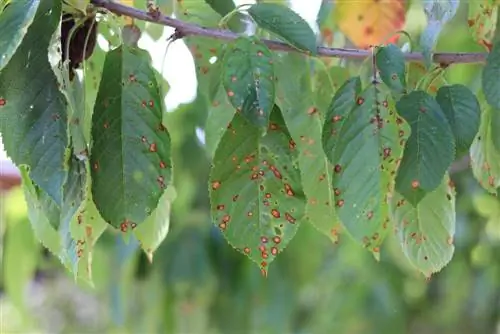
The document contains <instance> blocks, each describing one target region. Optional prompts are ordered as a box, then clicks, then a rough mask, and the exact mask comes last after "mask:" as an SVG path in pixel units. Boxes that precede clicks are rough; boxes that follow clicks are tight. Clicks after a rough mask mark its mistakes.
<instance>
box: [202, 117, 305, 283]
mask: <svg viewBox="0 0 500 334" xmlns="http://www.w3.org/2000/svg"><path fill="white" fill-rule="evenodd" d="M290 140H291V138H290V135H289V133H288V130H287V128H286V125H285V123H284V121H283V118H282V116H281V111H280V110H279V108H277V107H275V109H274V110H273V112H272V114H271V119H270V125H269V130H268V132H267V134H266V135H265V136H262V135H261V132H260V131H259V129H258V128H256V127H254V126H253V125H252V124H251V123H249V122H248V121H246V119H245V118H243V116H241V115H240V114H238V113H236V114H235V116H234V118H233V120H232V122H231V123H230V126H229V127H228V129H227V131H226V133H225V134H224V136H223V137H222V139H221V141H220V143H219V146H218V147H217V150H216V152H215V157H214V159H213V165H212V169H211V173H210V184H209V190H210V203H211V212H212V220H213V222H214V224H215V225H216V226H218V227H219V229H220V230H221V232H222V233H223V234H224V236H225V238H226V239H227V241H228V242H229V243H230V244H231V245H232V246H233V247H234V248H236V249H237V250H238V251H239V252H241V253H243V254H245V255H247V256H248V257H249V258H250V259H251V260H253V261H254V262H255V263H257V264H258V265H259V267H260V268H261V271H262V272H263V273H264V274H266V273H267V270H268V266H269V264H270V263H271V262H272V261H273V260H274V259H275V258H276V256H277V255H278V254H279V253H280V252H281V251H283V249H284V248H285V247H286V245H287V244H288V243H289V242H290V240H291V239H292V238H293V236H294V235H295V233H296V232H297V229H298V227H299V225H300V222H301V220H302V218H303V216H304V207H305V199H304V194H303V192H302V187H301V180H300V173H299V169H298V163H297V158H298V157H297V155H298V154H297V152H296V150H294V148H293V147H290Z"/></svg>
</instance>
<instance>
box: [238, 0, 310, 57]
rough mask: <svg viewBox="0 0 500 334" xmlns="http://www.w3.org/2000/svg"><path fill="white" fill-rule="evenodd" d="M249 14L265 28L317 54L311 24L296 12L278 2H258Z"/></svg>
mask: <svg viewBox="0 0 500 334" xmlns="http://www.w3.org/2000/svg"><path fill="white" fill-rule="evenodd" d="M248 14H250V16H251V17H252V19H253V20H254V21H255V22H256V23H257V24H258V25H259V26H260V27H261V28H263V29H266V30H269V31H270V32H272V33H274V34H276V35H278V36H279V37H281V38H283V39H284V40H285V41H286V42H288V43H289V44H291V45H293V46H294V47H296V48H298V49H299V50H304V51H309V52H310V53H311V54H312V55H316V54H317V52H318V51H317V44H316V36H315V34H314V32H313V31H312V29H311V27H310V26H309V24H308V23H307V22H306V21H305V20H304V19H303V18H302V17H301V16H300V15H299V14H297V13H296V12H294V11H293V10H292V9H290V8H288V7H287V6H285V5H280V4H277V3H257V4H255V5H253V6H252V7H250V8H249V9H248Z"/></svg>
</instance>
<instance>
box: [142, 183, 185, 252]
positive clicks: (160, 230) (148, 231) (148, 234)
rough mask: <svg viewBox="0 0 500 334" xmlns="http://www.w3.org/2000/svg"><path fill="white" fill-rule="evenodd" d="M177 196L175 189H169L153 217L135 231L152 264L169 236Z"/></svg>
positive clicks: (171, 187)
mask: <svg viewBox="0 0 500 334" xmlns="http://www.w3.org/2000/svg"><path fill="white" fill-rule="evenodd" d="M176 196H177V195H176V191H175V188H174V187H173V186H170V187H168V188H167V190H165V192H164V193H163V195H162V197H161V198H160V202H159V203H158V206H157V207H156V209H155V210H154V211H153V213H152V214H151V216H149V217H148V218H146V220H145V221H144V222H143V223H142V224H141V225H139V226H137V227H136V228H135V229H134V234H135V236H136V237H137V240H139V243H140V245H141V248H142V249H143V250H144V252H146V255H147V256H148V259H149V261H150V262H152V261H153V253H154V251H156V249H157V248H158V246H160V244H161V242H162V241H163V240H164V239H165V237H166V236H167V233H168V229H169V227H170V208H171V206H172V202H173V201H174V200H175V197H176Z"/></svg>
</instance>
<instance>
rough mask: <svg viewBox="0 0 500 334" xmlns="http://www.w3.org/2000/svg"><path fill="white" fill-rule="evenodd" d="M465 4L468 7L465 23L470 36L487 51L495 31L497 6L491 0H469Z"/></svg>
mask: <svg viewBox="0 0 500 334" xmlns="http://www.w3.org/2000/svg"><path fill="white" fill-rule="evenodd" d="M467 5H468V7H469V15H468V20H467V24H468V25H469V29H470V31H471V34H472V37H473V38H474V40H475V41H476V42H477V43H479V44H481V45H483V46H484V47H485V48H486V49H487V50H488V51H489V50H490V49H491V44H492V40H493V34H494V32H495V25H496V21H497V10H498V6H497V5H496V4H495V3H493V2H492V1H491V0H477V1H469V2H468V3H467Z"/></svg>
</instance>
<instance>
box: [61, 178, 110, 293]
mask: <svg viewBox="0 0 500 334" xmlns="http://www.w3.org/2000/svg"><path fill="white" fill-rule="evenodd" d="M86 187H87V191H86V195H87V196H86V198H85V200H84V202H83V203H82V205H81V206H80V208H79V210H78V212H77V214H76V215H75V216H74V217H73V219H72V221H71V223H70V235H71V237H72V239H73V240H74V242H75V252H76V255H77V257H78V267H77V268H76V272H74V275H75V277H78V278H80V279H82V280H83V281H84V282H87V283H88V284H90V285H93V280H92V258H93V253H94V246H95V243H96V242H97V240H98V239H99V237H100V236H101V235H102V233H103V232H104V231H105V230H106V228H107V227H108V226H109V225H108V224H107V223H106V222H105V221H104V220H103V219H102V217H101V216H100V214H99V212H98V211H97V208H96V207H95V204H94V201H93V199H92V193H91V191H90V182H87V184H86Z"/></svg>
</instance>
